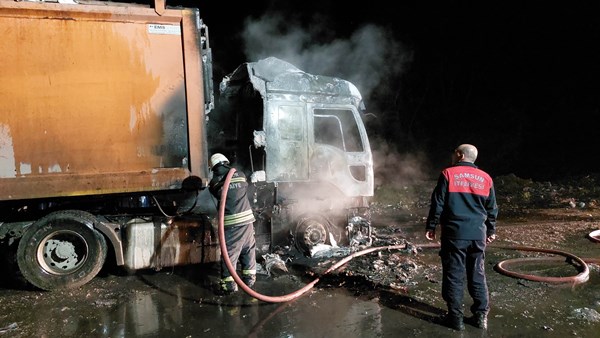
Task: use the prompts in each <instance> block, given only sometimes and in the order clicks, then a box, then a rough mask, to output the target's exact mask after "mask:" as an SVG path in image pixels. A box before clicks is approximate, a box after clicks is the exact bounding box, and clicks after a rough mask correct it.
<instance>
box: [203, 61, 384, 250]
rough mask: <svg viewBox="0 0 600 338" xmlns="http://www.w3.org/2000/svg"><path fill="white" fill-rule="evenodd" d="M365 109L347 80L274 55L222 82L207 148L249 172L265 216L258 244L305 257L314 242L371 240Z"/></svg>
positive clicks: (259, 208)
mask: <svg viewBox="0 0 600 338" xmlns="http://www.w3.org/2000/svg"><path fill="white" fill-rule="evenodd" d="M363 113H364V104H363V101H362V97H361V95H360V93H359V91H358V89H357V88H356V87H355V86H354V85H353V84H352V83H350V82H348V81H345V80H342V79H338V78H334V77H329V76H320V75H312V74H308V73H305V72H303V71H301V70H300V69H298V68H296V67H295V66H293V65H292V64H290V63H288V62H285V61H283V60H280V59H277V58H275V57H269V58H266V59H263V60H259V61H257V62H248V63H245V64H243V65H241V66H240V67H238V68H237V69H236V70H235V71H234V72H233V73H231V74H230V75H228V76H226V77H225V78H224V79H223V81H222V82H221V85H220V101H219V102H218V104H217V108H216V109H215V111H214V112H212V113H211V114H210V115H209V120H208V124H207V129H208V130H209V149H210V150H211V152H217V151H218V152H223V153H225V154H227V155H228V156H229V158H230V159H232V161H233V163H234V164H236V165H237V166H238V167H241V168H243V170H244V171H245V172H246V174H248V176H249V177H251V180H252V182H253V183H254V185H255V187H256V191H255V193H254V198H253V202H254V204H255V210H256V211H257V212H256V213H255V214H257V215H259V216H260V215H263V213H265V214H264V215H265V217H264V219H263V217H259V222H258V224H257V227H256V228H257V231H256V232H257V242H258V246H259V248H261V243H262V244H263V245H264V247H263V249H264V250H266V249H267V247H266V246H267V243H269V242H270V243H271V245H272V246H277V245H285V244H286V243H287V242H289V241H290V240H291V241H292V242H293V243H294V244H295V245H296V247H297V248H298V249H299V250H301V251H302V252H303V253H305V254H310V250H311V248H312V247H314V246H315V245H318V244H330V245H336V244H338V243H340V244H350V243H351V242H352V241H353V240H358V237H361V238H362V237H365V238H366V237H368V235H367V232H369V230H368V229H370V228H369V227H368V226H367V225H368V223H369V222H370V220H369V219H368V212H367V211H366V210H367V207H368V201H367V199H368V198H369V197H371V196H373V184H374V183H373V159H372V154H371V148H370V145H369V139H368V136H367V132H366V129H365V126H364V124H363V122H362V114H363ZM261 220H263V222H261ZM365 228H367V229H365ZM261 238H262V239H263V240H262V241H261V240H260V239H261ZM365 240H366V239H365ZM272 248H273V247H270V248H269V249H272Z"/></svg>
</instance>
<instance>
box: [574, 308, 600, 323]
mask: <svg viewBox="0 0 600 338" xmlns="http://www.w3.org/2000/svg"><path fill="white" fill-rule="evenodd" d="M572 314H573V316H574V317H575V318H579V319H584V320H587V321H588V322H600V313H598V311H596V310H594V309H590V308H587V307H584V308H579V309H575V310H573V312H572Z"/></svg>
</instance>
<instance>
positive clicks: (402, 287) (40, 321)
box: [0, 176, 600, 337]
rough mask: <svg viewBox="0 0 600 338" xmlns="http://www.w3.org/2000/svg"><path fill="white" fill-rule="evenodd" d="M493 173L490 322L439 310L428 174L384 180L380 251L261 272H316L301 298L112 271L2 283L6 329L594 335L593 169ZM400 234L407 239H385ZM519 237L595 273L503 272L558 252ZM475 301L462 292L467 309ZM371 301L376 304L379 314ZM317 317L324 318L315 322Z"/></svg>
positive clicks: (197, 275) (297, 282) (539, 267)
mask: <svg viewBox="0 0 600 338" xmlns="http://www.w3.org/2000/svg"><path fill="white" fill-rule="evenodd" d="M495 183H496V189H497V195H498V204H499V207H500V215H499V220H498V230H497V234H498V239H497V241H496V242H494V243H493V245H491V246H490V247H489V248H488V253H487V256H486V271H487V275H488V284H489V288H490V295H491V306H492V308H491V312H490V323H489V329H488V330H487V332H484V331H481V330H478V329H475V328H473V327H467V330H466V331H465V332H462V333H457V332H454V331H452V330H450V329H448V328H445V327H443V326H442V325H440V323H439V321H438V319H437V317H438V316H439V315H441V314H443V311H444V310H445V306H444V303H443V301H442V300H441V296H440V290H441V268H440V264H439V257H438V256H437V249H436V248H428V247H425V246H423V245H425V244H428V242H427V241H426V240H425V238H424V218H425V217H426V214H427V207H428V204H429V194H430V192H431V189H433V186H434V184H435V182H433V181H428V182H415V184H412V185H407V186H406V187H405V188H402V189H400V190H396V191H394V192H393V193H392V192H390V191H379V193H380V195H384V196H386V197H385V198H379V199H376V201H375V202H374V203H373V228H374V234H373V235H374V241H373V245H372V246H373V247H382V250H378V251H375V252H372V253H369V254H365V255H361V256H357V257H356V258H354V259H352V260H351V261H350V262H349V263H347V264H346V265H344V266H343V267H341V268H340V269H338V270H336V271H334V272H332V273H330V274H327V275H324V276H322V275H321V273H322V272H323V271H324V270H326V269H327V268H328V267H329V266H331V265H332V264H334V263H335V262H336V261H338V260H339V259H340V257H323V258H320V259H313V260H306V259H299V258H297V257H296V258H292V257H287V258H286V264H287V265H288V266H289V271H290V273H289V274H286V275H281V276H277V277H274V276H267V275H259V280H258V283H257V286H256V288H257V289H258V290H260V291H262V292H265V293H270V292H276V291H277V290H289V289H292V290H293V289H294V288H296V287H300V286H302V285H303V283H306V282H307V281H310V280H311V279H312V278H314V277H317V276H318V277H320V281H319V283H317V284H316V286H315V290H314V291H312V292H310V293H308V295H307V296H302V297H300V298H299V299H298V300H296V301H294V302H293V303H294V304H293V305H290V306H287V305H285V304H283V305H280V304H260V302H259V301H257V300H255V299H254V300H252V299H249V297H248V296H247V295H246V297H245V298H243V300H240V299H241V298H227V297H232V296H224V297H221V296H215V295H214V294H213V293H212V291H211V284H213V283H214V282H215V281H216V278H217V275H218V274H217V272H216V267H214V266H213V267H202V268H199V267H183V268H176V269H168V270H163V271H159V272H153V271H150V272H140V273H138V274H135V275H129V274H126V273H123V272H120V271H119V270H116V271H115V270H109V271H103V272H102V273H101V274H100V275H99V276H97V277H96V278H95V279H94V280H93V281H92V282H90V283H89V284H87V285H85V286H83V287H81V288H79V289H74V290H67V291H55V292H41V291H39V290H35V289H32V288H28V287H26V286H15V285H14V284H7V283H6V282H4V283H3V286H2V287H0V305H1V306H0V336H3V337H64V336H73V337H79V336H89V337H140V336H145V337H154V336H164V335H166V334H169V335H172V336H174V337H203V336H211V337H232V336H235V337H238V336H240V337H245V336H261V337H347V336H348V335H352V336H361V337H386V336H392V335H393V336H396V335H397V334H398V332H401V333H403V335H405V336H430V337H437V336H440V337H441V336H455V335H456V336H459V335H460V336H463V337H481V336H486V337H521V336H534V335H543V336H545V337H561V336H565V335H569V336H578V337H598V332H600V268H599V265H598V260H599V259H600V243H597V242H595V241H593V240H592V239H591V238H589V237H588V234H589V233H591V232H592V231H595V230H598V229H600V203H598V201H600V193H599V191H600V185H599V184H598V181H597V177H595V176H586V177H583V178H579V179H577V180H573V181H570V182H558V183H549V182H532V181H529V180H523V179H519V178H517V177H514V176H506V177H500V178H497V179H496V180H495ZM400 244H405V245H406V246H407V248H406V249H404V250H386V249H383V248H385V247H389V246H390V245H400ZM515 247H533V248H539V249H542V250H560V251H564V252H568V253H571V254H573V255H576V256H578V257H581V258H584V260H586V261H587V262H589V263H588V264H587V267H588V269H589V271H588V272H589V273H588V276H587V277H586V278H585V280H584V281H579V280H574V281H571V280H570V281H568V282H565V283H549V282H540V281H534V280H528V279H523V278H515V277H511V276H507V275H505V274H502V273H500V272H498V271H497V270H496V267H497V264H498V263H500V262H502V261H504V260H507V259H512V258H524V257H548V256H551V257H558V256H556V255H550V254H547V253H543V252H536V251H522V250H515V249H514V248H515ZM284 258H285V257H284ZM508 267H509V268H510V269H511V270H510V271H511V272H518V273H523V274H526V275H528V276H529V275H531V276H543V277H565V276H566V277H567V279H569V278H570V277H573V278H575V277H576V276H579V275H581V274H582V271H583V268H582V267H581V266H578V265H576V264H569V262H566V261H565V259H561V258H559V259H558V260H556V261H548V262H546V261H534V262H533V263H519V264H514V265H508ZM574 276H575V277H574ZM234 297H242V296H240V295H237V296H234ZM226 304H228V306H225V305H226ZM231 304H233V305H235V306H230V305H231ZM324 304H329V306H330V307H329V308H328V307H327V306H325V305H324ZM468 305H469V297H468V294H466V293H465V306H466V307H467V313H468ZM286 306H287V307H286ZM234 310H235V311H234ZM331 312H333V313H336V314H338V316H341V314H345V316H344V317H336V318H335V319H334V322H337V321H340V322H341V323H346V325H334V326H332V325H331V320H332V319H331V318H330V317H329V316H331ZM373 312H375V313H377V314H378V315H377V316H376V317H375V318H374V317H371V313H373ZM148 318H150V319H148ZM307 318H309V319H310V320H308V319H307ZM234 319H235V323H236V324H235V325H234V326H232V323H231V320H234ZM320 320H324V321H325V323H320V322H319V321H320ZM356 326H358V327H356ZM257 327H259V328H260V330H259V331H257V329H256V328H257ZM315 327H321V329H319V330H316V331H314V330H315ZM324 327H326V328H327V329H324ZM374 328H375V329H374Z"/></svg>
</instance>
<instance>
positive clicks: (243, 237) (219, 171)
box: [208, 153, 256, 294]
mask: <svg viewBox="0 0 600 338" xmlns="http://www.w3.org/2000/svg"><path fill="white" fill-rule="evenodd" d="M210 168H211V170H212V172H213V177H212V179H211V181H210V183H209V185H208V189H209V191H210V193H211V194H212V195H213V196H214V197H215V198H216V199H217V201H218V205H217V210H219V207H220V205H221V203H223V201H221V193H222V191H223V184H224V183H225V178H226V177H227V174H228V173H229V170H231V166H230V164H229V160H228V159H227V157H225V156H224V155H223V154H221V153H215V154H213V155H212V156H211V157H210ZM247 188H248V182H247V181H246V176H245V175H244V173H242V172H241V171H237V170H236V172H235V173H234V174H233V176H232V177H231V181H230V182H229V188H228V190H227V197H226V200H225V215H224V221H223V223H224V230H225V244H226V246H227V254H228V255H229V260H230V261H231V264H232V265H233V266H234V267H237V263H238V261H239V262H240V265H241V268H242V275H241V276H240V277H241V279H242V281H244V283H245V284H246V285H247V286H249V287H252V286H254V283H255V282H256V251H255V249H256V240H255V239H254V221H255V218H254V214H253V213H252V208H251V207H250V201H249V200H248V196H247ZM237 290H238V286H237V284H236V283H235V280H234V279H233V277H232V276H231V273H230V272H229V270H228V269H227V265H226V264H225V261H224V260H221V280H220V282H219V289H218V293H220V294H230V293H232V292H235V291H237Z"/></svg>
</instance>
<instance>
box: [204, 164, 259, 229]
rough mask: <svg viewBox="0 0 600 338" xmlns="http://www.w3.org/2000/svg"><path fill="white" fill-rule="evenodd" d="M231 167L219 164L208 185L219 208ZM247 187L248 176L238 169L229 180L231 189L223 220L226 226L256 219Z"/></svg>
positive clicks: (246, 222)
mask: <svg viewBox="0 0 600 338" xmlns="http://www.w3.org/2000/svg"><path fill="white" fill-rule="evenodd" d="M230 169H231V168H230V167H229V166H225V165H221V166H217V167H216V168H215V172H214V177H213V178H212V179H211V181H210V183H209V186H208V189H209V191H210V193H211V194H212V195H213V196H214V197H215V198H216V199H217V201H219V202H218V205H217V207H218V208H220V206H221V193H222V192H223V184H224V183H225V178H226V177H227V173H228V172H229V170H230ZM247 189H248V182H247V181H246V176H245V175H244V173H242V172H241V171H237V170H236V172H235V173H233V176H232V177H231V180H230V182H229V189H228V190H227V198H226V200H225V218H224V220H223V224H224V225H225V226H237V225H242V224H248V223H253V222H254V221H255V220H256V219H255V218H254V214H253V213H252V207H251V206H250V201H249V200H248V195H247Z"/></svg>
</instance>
